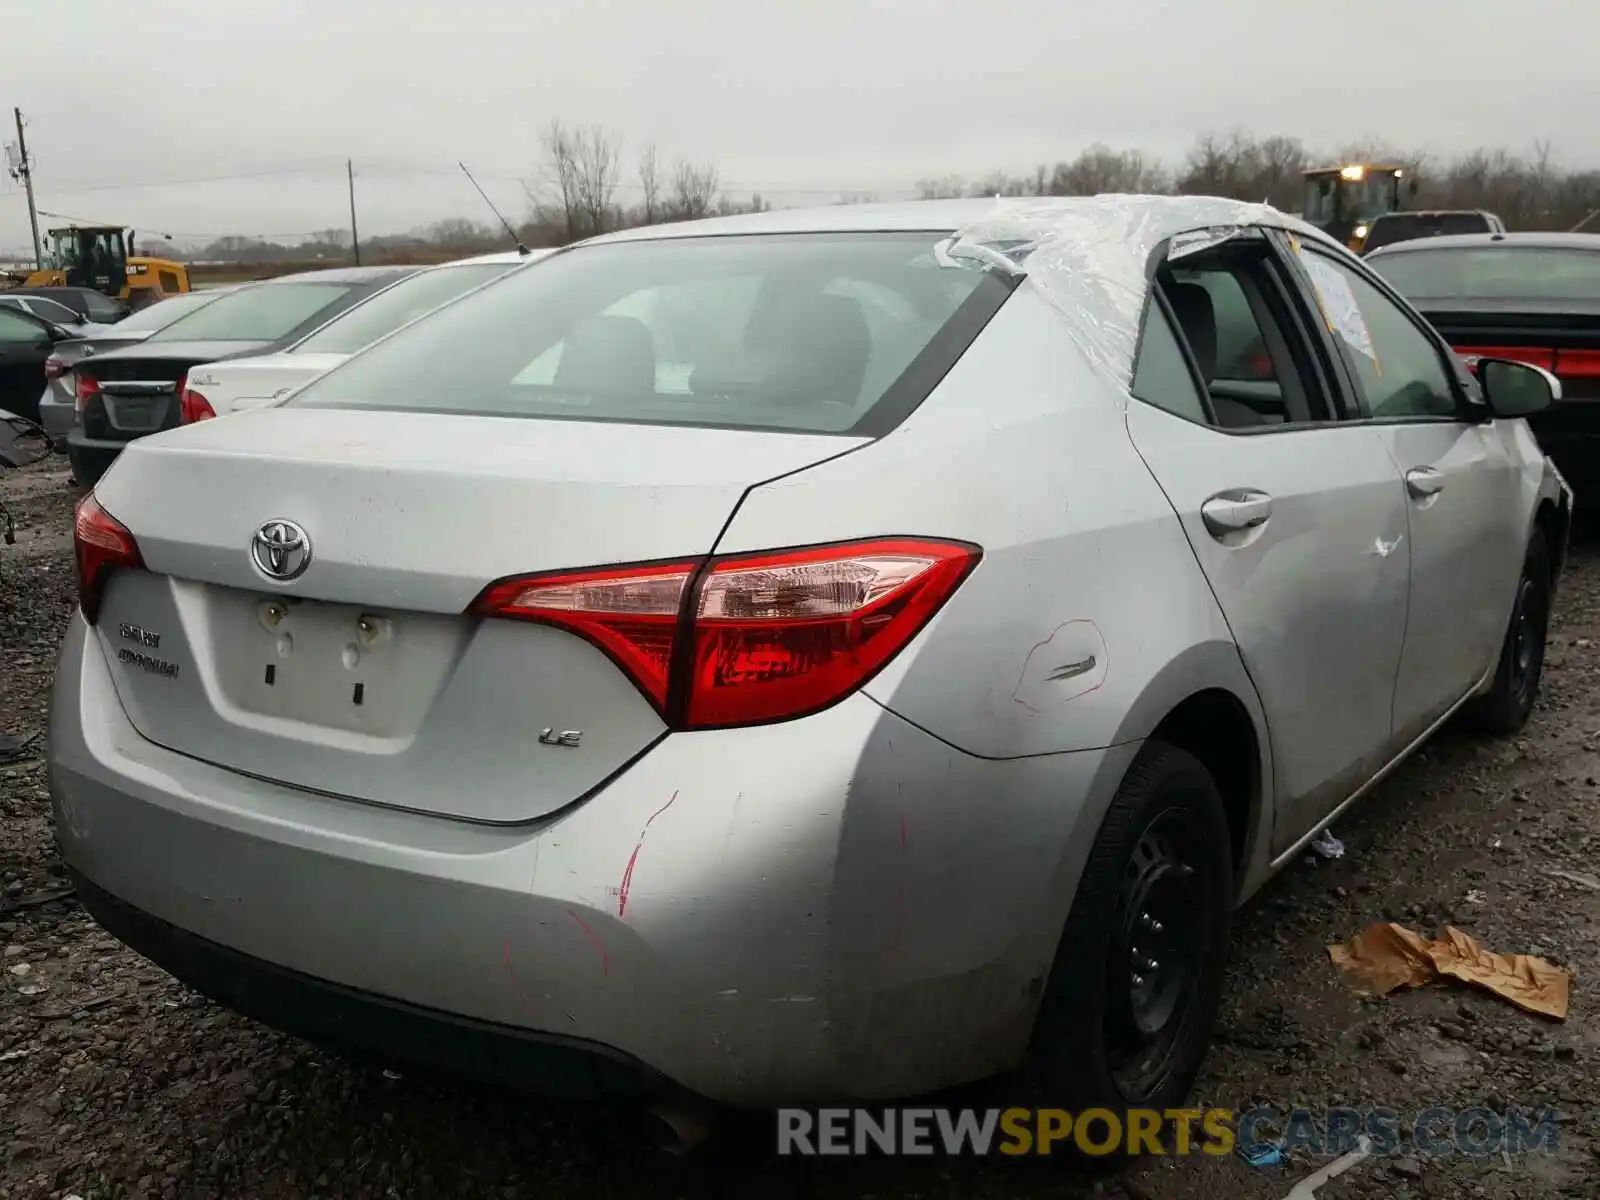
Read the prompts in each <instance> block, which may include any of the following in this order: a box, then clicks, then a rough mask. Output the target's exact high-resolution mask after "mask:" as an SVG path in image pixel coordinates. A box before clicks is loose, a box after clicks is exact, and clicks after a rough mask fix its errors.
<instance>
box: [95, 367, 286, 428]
mask: <svg viewBox="0 0 1600 1200" xmlns="http://www.w3.org/2000/svg"><path fill="white" fill-rule="evenodd" d="M261 348H262V344H261V343H259V342H174V343H166V344H163V345H160V346H145V345H142V346H139V347H138V348H137V349H135V348H131V347H130V348H129V349H127V350H125V351H123V352H121V353H119V354H110V355H105V356H98V355H97V356H96V357H95V358H94V359H92V360H91V361H88V362H79V363H78V364H77V365H76V367H75V374H76V375H77V377H78V379H79V380H80V381H81V380H83V379H85V378H90V379H93V380H94V382H95V384H96V385H97V386H96V387H95V389H94V390H93V392H92V394H90V395H89V396H87V397H86V398H85V401H84V404H83V410H82V420H83V431H84V435H85V436H86V437H89V438H94V439H97V440H104V441H129V440H131V439H133V438H138V437H144V436H145V435H146V434H150V433H155V432H157V431H158V430H162V429H171V428H173V427H174V426H176V425H177V424H178V423H179V416H180V412H179V400H180V393H181V391H182V387H183V380H184V377H185V376H186V375H187V374H188V372H189V371H190V370H191V369H193V368H194V367H197V366H200V365H201V364H203V363H208V362H214V361H216V360H217V359H219V358H225V357H227V356H228V355H230V354H241V353H250V352H251V351H254V350H259V349H261Z"/></svg>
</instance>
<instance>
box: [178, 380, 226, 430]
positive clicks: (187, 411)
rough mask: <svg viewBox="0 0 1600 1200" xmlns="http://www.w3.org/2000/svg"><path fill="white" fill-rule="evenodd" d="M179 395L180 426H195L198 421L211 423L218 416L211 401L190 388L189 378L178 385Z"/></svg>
mask: <svg viewBox="0 0 1600 1200" xmlns="http://www.w3.org/2000/svg"><path fill="white" fill-rule="evenodd" d="M178 393H179V394H178V422H179V424H182V425H193V424H194V423H195V422H196V421H209V420H211V419H212V418H213V417H215V416H216V415H217V410H216V409H214V408H212V407H211V401H209V400H207V399H206V398H205V396H203V395H202V394H201V393H199V392H197V391H195V390H194V389H193V388H192V387H190V386H189V379H188V377H187V376H185V377H184V380H183V382H182V383H180V384H179V385H178Z"/></svg>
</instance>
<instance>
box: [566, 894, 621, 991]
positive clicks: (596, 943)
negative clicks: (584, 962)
mask: <svg viewBox="0 0 1600 1200" xmlns="http://www.w3.org/2000/svg"><path fill="white" fill-rule="evenodd" d="M567 916H569V917H571V918H572V919H573V920H574V921H576V922H577V923H578V928H579V929H581V930H583V935H584V936H585V937H586V938H588V939H589V944H590V945H591V946H593V947H594V948H595V949H596V950H598V951H599V952H600V974H602V975H610V974H611V958H610V956H609V955H608V954H606V948H605V946H604V945H602V944H601V942H600V939H599V938H598V937H596V936H595V932H594V930H592V929H590V928H589V926H588V925H587V924H586V923H585V922H584V919H583V918H582V917H580V916H579V915H578V914H577V913H575V912H573V911H572V910H571V909H570V908H569V909H567Z"/></svg>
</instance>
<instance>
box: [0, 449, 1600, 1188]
mask: <svg viewBox="0 0 1600 1200" xmlns="http://www.w3.org/2000/svg"><path fill="white" fill-rule="evenodd" d="M59 463H60V460H59V459H57V460H55V462H54V463H49V464H42V465H40V466H38V467H34V468H30V469H28V470H26V471H21V472H15V471H14V472H9V473H8V474H7V475H6V476H4V477H0V495H3V496H4V497H5V498H6V499H7V501H8V502H9V503H10V504H11V506H12V508H13V511H14V513H15V515H16V518H17V526H18V543H17V545H15V546H12V547H0V734H3V733H11V734H20V735H21V736H23V737H27V736H29V735H38V737H39V738H40V739H41V740H42V735H43V732H44V729H45V724H46V719H47V713H46V704H47V693H48V685H49V681H50V676H51V672H52V670H53V667H54V659H55V650H56V642H57V638H58V637H59V635H60V632H61V629H62V627H63V624H64V623H65V621H66V620H67V618H68V616H69V614H70V613H71V610H72V606H73V603H74V599H73V579H72V565H71V545H70V534H69V528H70V517H71V506H72V502H73V499H74V495H73V492H72V491H71V488H70V484H69V482H68V480H67V476H66V473H65V471H64V470H63V469H62V468H61V467H60V466H59V465H58V464H59ZM41 752H42V745H41V741H40V740H36V741H35V742H34V743H33V744H32V745H31V746H30V747H28V748H27V749H25V750H24V751H23V752H22V754H21V756H20V757H19V758H13V759H12V761H10V762H5V761H0V947H3V954H4V961H3V963H0V1114H3V1117H0V1200H8V1198H11V1197H65V1196H69V1195H76V1196H80V1197H83V1198H85V1200H99V1198H102V1197H113V1196H130V1197H131V1196H140V1197H156V1196H160V1197H212V1196H223V1197H250V1198H255V1197H279V1196H282V1197H310V1196H322V1197H347V1196H348V1197H368V1196H371V1197H391V1196H395V1197H398V1196H450V1195H455V1196H473V1197H479V1196H518V1195H524V1194H541V1195H559V1196H610V1195H615V1194H620V1193H629V1194H631V1195H633V1196H636V1197H650V1196H691V1195H707V1194H711V1195H729V1196H732V1195H739V1196H744V1195H748V1194H751V1193H753V1192H755V1191H756V1190H757V1189H760V1190H761V1191H763V1192H764V1193H765V1194H767V1195H768V1196H773V1197H777V1196H782V1195H795V1196H812V1195H821V1196H841V1197H842V1196H875V1197H884V1198H889V1197H914V1196H915V1197H958V1196H959V1197H974V1196H993V1197H1031V1196H1078V1195H1091V1194H1099V1195H1106V1196H1126V1197H1129V1198H1131V1200H1181V1198H1193V1200H1199V1198H1201V1197H1207V1198H1209V1197H1214V1196H1229V1197H1238V1198H1239V1200H1257V1198H1260V1200H1267V1198H1269V1197H1270V1198H1273V1200H1276V1198H1278V1197H1283V1196H1284V1195H1285V1194H1286V1193H1287V1192H1289V1190H1290V1188H1291V1187H1292V1186H1293V1185H1294V1183H1295V1182H1297V1181H1298V1180H1299V1179H1301V1178H1302V1177H1304V1176H1305V1175H1307V1174H1309V1173H1310V1172H1311V1171H1312V1170H1313V1169H1315V1167H1316V1166H1317V1165H1319V1164H1318V1163H1316V1162H1313V1161H1312V1160H1310V1159H1306V1158H1302V1157H1299V1156H1296V1157H1295V1158H1293V1159H1291V1161H1290V1162H1289V1163H1287V1164H1285V1165H1282V1166H1278V1167H1273V1168H1267V1169H1252V1168H1250V1167H1248V1166H1247V1165H1245V1164H1244V1163H1243V1162H1242V1161H1240V1160H1239V1159H1238V1158H1236V1157H1229V1158H1227V1159H1224V1160H1215V1159H1207V1158H1200V1157H1191V1158H1182V1159H1177V1158H1173V1159H1165V1160H1150V1161H1145V1162H1141V1163H1138V1164H1135V1165H1133V1166H1132V1167H1129V1168H1127V1169H1126V1170H1123V1171H1120V1172H1116V1171H1113V1172H1110V1173H1105V1174H1101V1175H1099V1176H1098V1177H1091V1176H1089V1175H1087V1174H1086V1173H1085V1172H1083V1171H1082V1170H1078V1169H1070V1168H1068V1167H1066V1166H1065V1165H1064V1164H1062V1163H1061V1162H1060V1161H1059V1160H1057V1161H1055V1162H1043V1163H1041V1162H1034V1163H1031V1164H1027V1165H1017V1164H1015V1163H998V1162H985V1163H978V1162H971V1161H968V1162H955V1163H931V1162H912V1161H907V1160H900V1161H897V1162H871V1163H863V1162H856V1163H837V1162H835V1163H817V1162H794V1161H788V1162H778V1161H776V1160H774V1159H772V1158H769V1157H768V1156H767V1154H766V1152H765V1145H766V1141H765V1137H766V1134H765V1132H764V1131H755V1130H751V1131H738V1132H740V1133H742V1134H743V1136H727V1137H725V1138H724V1139H723V1142H724V1146H723V1147H722V1148H721V1149H719V1150H713V1151H708V1152H707V1153H706V1154H705V1155H703V1156H702V1157H700V1158H697V1159H691V1160H689V1161H688V1162H687V1163H683V1164H670V1165H669V1167H668V1168H664V1166H663V1163H662V1162H661V1161H660V1160H658V1159H656V1158H655V1157H653V1156H652V1155H651V1153H650V1152H649V1151H648V1149H647V1147H646V1145H645V1144H644V1142H643V1141H642V1139H640V1138H639V1137H638V1135H637V1130H636V1129H635V1128H634V1127H633V1126H632V1125H631V1124H630V1123H629V1121H628V1120H627V1114H623V1113H619V1112H615V1111H610V1110H600V1109H587V1108H550V1107H546V1106H540V1105H535V1104H532V1103H529V1102H527V1101H525V1100H522V1099H518V1098H515V1097H508V1096H505V1095H501V1094H497V1093H492V1092H487V1091H484V1090H482V1089H476V1088H472V1087H469V1086H465V1085H461V1084H457V1083H452V1082H438V1081H430V1080H422V1079H416V1078H413V1077H411V1076H410V1075H409V1074H406V1075H401V1074H399V1073H396V1072H393V1071H382V1070H379V1069H377V1068H375V1067H365V1066H352V1065H350V1064H348V1063H346V1062H343V1061H342V1060H340V1059H337V1058H334V1057H330V1056H328V1055H327V1054H325V1053H323V1052H321V1051H319V1050H317V1049H314V1048H312V1047H309V1046H307V1045H304V1044H302V1043H299V1042H297V1041H294V1040H292V1039H289V1038H286V1037H282V1036H279V1035H277V1034H275V1033H272V1032H270V1031H268V1030H266V1029H263V1028H261V1027H260V1026H257V1025H254V1024H251V1023H250V1022H248V1021H246V1020H244V1019H242V1018H239V1017H235V1016H233V1015H232V1014H230V1013H228V1012H226V1011H223V1010H221V1009H219V1008H217V1007H216V1006H214V1005H212V1004H210V1003H209V1002H207V1001H205V1000H202V999H201V998H199V997H197V996H195V995H193V994H192V993H190V992H189V991H187V990H186V989H185V988H183V987H182V986H180V985H179V984H177V983H176V982H175V981H173V980H172V979H170V978H169V977H168V976H166V975H165V974H164V973H163V972H161V971H160V970H158V969H156V968H155V967H153V966H150V965H149V964H147V963H145V962H144V961H143V960H142V959H140V958H138V957H137V956H136V955H134V954H133V953H132V952H130V951H128V950H126V949H125V948H123V947H122V946H120V944H119V943H117V942H116V941H114V940H113V939H112V938H110V937H108V936H107V935H105V934H103V933H101V932H100V931H99V930H98V928H97V927H96V926H95V925H94V924H93V922H92V921H90V920H89V919H88V918H87V916H85V915H84V913H83V912H82V911H81V910H80V909H79V908H78V907H77V905H76V904H75V903H74V901H73V899H72V898H71V896H70V894H67V890H66V887H65V884H64V880H63V877H62V869H61V865H60V862H59V860H58V859H57V857H56V854H55V850H54V846H53V843H52V839H51V833H50V818H49V804H48V798H47V793H46V786H45V769H44V764H43V762H42V761H41V759H40V758H39V757H38V755H39V754H40V753H41ZM1597 777H1600V548H1597V545H1596V542H1595V540H1594V539H1593V538H1592V537H1591V538H1589V539H1587V540H1581V541H1580V544H1579V545H1578V547H1577V548H1576V549H1575V552H1574V561H1573V564H1572V567H1571V570H1570V572H1569V574H1568V576H1567V579H1566V580H1565V582H1564V585H1563V588H1562V593H1561V597H1560V603H1559V611H1558V613H1557V618H1556V622H1555V628H1554V630H1553V634H1552V646H1551V651H1550V657H1549V662H1548V666H1547V674H1546V677H1545V692H1544V696H1543V699H1542V701H1541V704H1540V708H1539V711H1538V712H1537V713H1536V715H1535V718H1534V721H1533V723H1532V724H1531V726H1530V727H1529V728H1528V730H1527V731H1526V734H1525V736H1524V737H1522V738H1520V739H1518V740H1516V741H1514V742H1510V743H1483V742H1479V741H1475V740H1472V739H1470V738H1468V737H1466V736H1464V735H1460V734H1454V733H1446V734H1444V735H1442V736H1441V737H1440V738H1438V739H1437V740H1436V741H1435V742H1434V743H1433V744H1432V745H1430V746H1429V747H1428V748H1427V749H1426V750H1425V751H1424V752H1423V753H1422V754H1420V755H1418V756H1417V757H1416V758H1415V759H1414V760H1413V761H1412V762H1410V763H1409V764H1407V765H1406V766H1405V767H1404V768H1402V769H1401V770H1400V771H1399V772H1398V773H1397V774H1396V776H1395V777H1393V778H1392V779H1391V780H1390V781H1388V782H1387V783H1386V784H1385V785H1384V786H1383V787H1382V788H1381V789H1379V790H1378V791H1377V792H1376V793H1375V794H1374V795H1373V796H1372V797H1371V798H1369V799H1368V800H1367V801H1366V802H1365V803H1364V804H1363V805H1361V806H1360V808H1359V811H1358V812H1357V813H1356V814H1354V815H1352V816H1351V817H1350V818H1349V819H1348V820H1346V821H1345V822H1343V823H1342V824H1341V826H1340V827H1339V829H1338V833H1339V836H1340V837H1341V838H1342V839H1343V841H1344V843H1345V845H1346V847H1347V854H1346V855H1345V856H1344V857H1343V858H1342V859H1338V860H1336V861H1332V862H1321V863H1317V864H1308V863H1302V864H1299V865H1297V866H1295V867H1293V868H1291V869H1290V870H1288V871H1287V872H1285V873H1284V875H1283V876H1281V877H1280V878H1279V879H1278V880H1276V881H1275V882H1274V883H1273V884H1272V885H1271V886H1270V887H1269V888H1268V889H1267V891H1266V893H1265V894H1264V895H1263V896H1262V897H1260V898H1259V899H1258V900H1256V901H1255V902H1254V903H1252V904H1251V906H1250V907H1249V908H1248V910H1247V911H1245V912H1244V913H1243V914H1241V916H1240V918H1239V921H1238V923H1237V933H1236V936H1235V944H1234V959H1233V968H1232V972H1231V979H1230V984H1229V987H1228V992H1227V998H1226V1001H1225V1006H1224V1011H1223V1014H1222V1016H1221V1018H1220V1021H1219V1026H1218V1029H1217V1036H1216V1043H1215V1048H1214V1050H1213V1053H1212V1054H1211V1056H1210V1058H1209V1060H1208V1063H1207V1068H1206V1071H1205V1074H1204V1076H1203V1077H1202V1079H1201V1082H1200V1086H1199V1094H1200V1096H1201V1097H1203V1099H1204V1100H1205V1101H1207V1102H1211V1103H1216V1104H1220V1105H1226V1106H1229V1107H1247V1106H1250V1105H1252V1104H1257V1103H1270V1104H1273V1105H1275V1106H1278V1107H1280V1108H1284V1107H1288V1106H1290V1105H1293V1104H1297V1103H1298V1104H1305V1105H1315V1106H1324V1105H1337V1104H1352V1105H1357V1106H1360V1105H1383V1106H1386V1107H1390V1108H1394V1109H1397V1110H1400V1111H1401V1112H1402V1113H1404V1112H1406V1111H1411V1112H1415V1111H1418V1110H1420V1109H1423V1108H1426V1107H1428V1106H1429V1105H1431V1104H1435V1103H1438V1104H1444V1105H1450V1106H1455V1107H1467V1106H1472V1105H1476V1104H1485V1103H1486V1104H1488V1105H1489V1106H1490V1107H1502V1108H1503V1107H1504V1106H1506V1105H1520V1106H1526V1107H1529V1108H1533V1107H1538V1106H1549V1107H1553V1108H1555V1109H1556V1110H1558V1111H1559V1112H1560V1113H1561V1114H1562V1120H1563V1124H1562V1127H1561V1139H1560V1146H1559V1150H1558V1151H1557V1152H1556V1153H1554V1154H1536V1155H1531V1156H1528V1157H1527V1158H1525V1159H1522V1160H1514V1159H1509V1158H1501V1157H1496V1158H1492V1159H1488V1160H1483V1159H1472V1160H1469V1159H1463V1158H1459V1157H1457V1158H1452V1159H1445V1160H1439V1159H1428V1158H1426V1157H1418V1156H1411V1155H1406V1156H1403V1157H1400V1158H1397V1159H1386V1160H1383V1161H1381V1162H1380V1161H1373V1160H1369V1161H1368V1162H1366V1163H1363V1164H1362V1165H1361V1166H1359V1167H1358V1168H1357V1169H1355V1170H1353V1171H1352V1172H1350V1173H1349V1174H1346V1175H1344V1176H1342V1177H1340V1178H1338V1179H1336V1180H1334V1181H1333V1182H1331V1183H1328V1184H1326V1185H1324V1186H1323V1187H1322V1188H1320V1189H1319V1190H1318V1192H1317V1195H1318V1196H1319V1197H1323V1198H1324V1200H1341V1198H1346V1197H1372V1198H1374V1200H1376V1198H1378V1197H1383V1198H1385V1200H1387V1198H1391V1197H1393V1198H1396V1200H1405V1198H1407V1197H1437V1196H1452V1197H1491V1198H1495V1200H1510V1198H1513V1197H1515V1198H1527V1197H1544V1196H1572V1197H1577V1196H1594V1195H1596V1194H1597V1189H1596V1184H1595V1183H1594V1182H1593V1180H1595V1179H1597V1178H1600V1107H1597V1105H1596V1100H1597V1098H1600V1078H1597V1064H1600V1028H1597V1026H1596V1012H1595V1007H1594V1005H1593V1003H1592V1001H1591V981H1592V980H1594V979H1597V978H1600V934H1597V926H1596V918H1597V917H1600V891H1594V890H1590V888H1589V887H1588V886H1586V885H1585V884H1583V883H1574V882H1571V881H1568V880H1565V879H1561V878H1559V877H1556V876H1553V875H1551V874H1550V871H1551V870H1552V869H1562V870H1566V871H1569V872H1577V873H1579V874H1580V875H1584V876H1591V877H1592V876H1594V875H1595V874H1596V873H1597V871H1600V868H1597V866H1596V850H1597V848H1600V818H1597V815H1596V813H1597V808H1596V797H1597V795H1600V783H1597ZM1385 917H1387V918H1392V919H1396V920H1400V921H1402V922H1404V923H1406V924H1409V925H1410V926H1412V927H1413V928H1417V929H1420V930H1422V931H1424V932H1427V933H1430V934H1431V933H1432V932H1433V931H1434V930H1435V929H1436V928H1437V927H1438V926H1439V925H1440V924H1441V923H1443V922H1444V921H1452V922H1454V923H1455V924H1457V925H1459V926H1461V927H1463V928H1465V929H1467V930H1469V931H1470V932H1472V933H1473V934H1474V935H1476V936H1477V937H1478V938H1479V939H1480V940H1481V941H1483V943H1484V944H1485V945H1486V946H1487V947H1489V948H1492V949H1498V950H1504V951H1507V952H1513V951H1534V952H1538V953H1542V954H1543V955H1545V956H1546V957H1547V958H1550V959H1552V960H1554V961H1557V962H1560V963H1563V964H1566V965H1568V966H1570V967H1572V968H1573V969H1574V971H1575V972H1576V980H1575V984H1574V989H1573V1007H1572V1012H1571V1015H1570V1017H1569V1019H1568V1020H1567V1021H1566V1022H1565V1023H1564V1024H1556V1023H1551V1022H1546V1021H1541V1020H1539V1019H1537V1018H1534V1017H1530V1016H1527V1015H1525V1014H1522V1013H1520V1012H1518V1011H1516V1010H1514V1009H1512V1008H1511V1007H1510V1006H1508V1005H1506V1004H1504V1003H1503V1002H1501V1001H1499V1000H1497V999H1495V998H1493V997H1491V996H1487V995H1483V994H1479V993H1475V992H1468V991H1464V990H1461V989H1456V988H1444V987H1435V988H1428V989H1424V990H1421V991H1417V992H1413V993H1408V994H1402V995H1398V996H1395V997H1393V998H1391V999H1388V1000H1384V1001H1377V1002H1370V1001H1361V1000H1358V999H1356V998H1354V997H1352V996H1350V995H1349V994H1347V993H1346V992H1345V991H1343V990H1342V989H1341V987H1340V986H1339V984H1338V982H1337V981H1336V979H1335V978H1334V976H1333V974H1332V971H1331V969H1330V967H1329V964H1328V958H1327V953H1326V950H1325V947H1326V946H1327V944H1329V943H1330V942H1334V941H1339V940H1342V939H1343V938H1345V937H1348V936H1349V935H1351V934H1353V933H1355V932H1357V931H1358V930H1359V929H1361V928H1362V927H1363V926H1365V925H1366V924H1367V923H1368V922H1369V921H1372V920H1375V919H1379V918H1385Z"/></svg>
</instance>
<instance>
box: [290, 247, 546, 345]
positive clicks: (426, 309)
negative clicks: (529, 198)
mask: <svg viewBox="0 0 1600 1200" xmlns="http://www.w3.org/2000/svg"><path fill="white" fill-rule="evenodd" d="M517 265H518V264H516V263H468V264H462V265H461V266H453V267H434V268H433V269H432V270H429V271H419V272H418V273H417V274H415V275H411V276H408V277H407V278H405V279H402V280H401V281H400V282H399V283H397V284H395V285H393V286H392V287H389V288H386V289H384V290H383V291H381V292H379V293H378V294H377V295H376V296H373V297H372V298H371V299H370V300H367V301H364V302H363V303H362V304H360V305H358V306H356V307H355V308H353V309H351V310H350V311H349V312H347V313H344V314H343V315H342V316H339V317H336V318H334V319H333V320H332V321H330V322H329V323H328V324H327V325H324V326H323V327H322V328H321V329H319V330H317V331H316V332H315V333H313V334H312V335H311V336H310V337H308V338H306V339H304V340H303V341H300V342H297V343H296V344H295V345H294V347H293V349H292V352H293V353H295V354H300V353H309V354H354V353H355V352H356V351H357V350H359V349H361V348H362V347H363V346H368V345H371V344H372V343H373V342H375V341H377V340H378V339H379V338H381V337H383V336H384V335H385V334H390V333H393V332H394V331H395V330H396V329H399V328H400V326H402V325H404V324H406V323H407V322H409V321H413V320H415V319H416V318H417V317H420V316H423V315H424V314H425V313H430V312H432V311H433V310H434V309H436V308H438V307H439V306H440V305H442V304H448V303H450V301H452V300H454V299H455V298H456V297H457V296H460V295H462V294H463V293H465V292H469V291H471V290H472V289H473V288H475V287H477V286H478V285H479V284H480V283H488V282H489V280H491V279H494V278H496V277H497V276H500V275H504V274H505V273H506V272H507V271H509V270H510V269H511V268H512V267H514V266H517Z"/></svg>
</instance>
